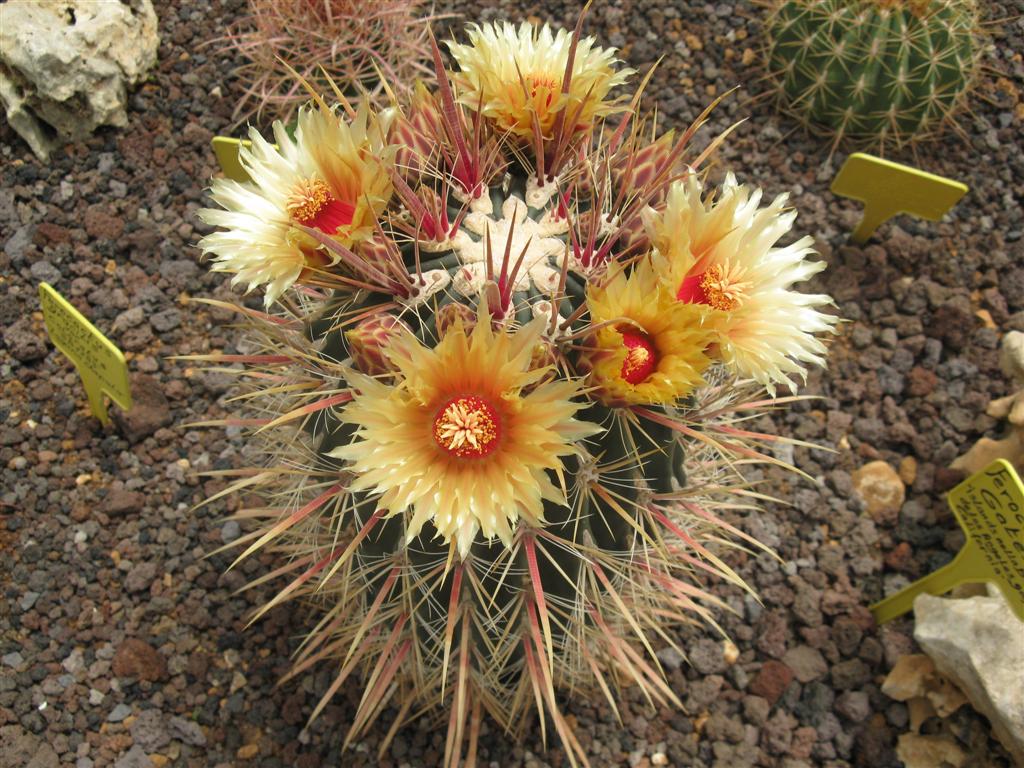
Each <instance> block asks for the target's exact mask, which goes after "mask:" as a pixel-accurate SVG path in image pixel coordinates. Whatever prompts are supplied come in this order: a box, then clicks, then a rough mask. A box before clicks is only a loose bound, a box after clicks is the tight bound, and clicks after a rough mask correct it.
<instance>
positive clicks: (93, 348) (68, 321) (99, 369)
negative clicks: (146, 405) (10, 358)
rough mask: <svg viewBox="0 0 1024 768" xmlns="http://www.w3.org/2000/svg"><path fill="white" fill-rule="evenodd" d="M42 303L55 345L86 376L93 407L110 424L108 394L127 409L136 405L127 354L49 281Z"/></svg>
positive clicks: (43, 285) (41, 295)
mask: <svg viewBox="0 0 1024 768" xmlns="http://www.w3.org/2000/svg"><path fill="white" fill-rule="evenodd" d="M39 303H40V304H41V305H42V307H43V319H44V320H45V321H46V332H47V333H49V334H50V339H51V340H52V341H53V344H54V346H55V347H57V349H59V350H60V351H61V352H63V353H64V354H65V355H66V356H67V357H68V359H69V360H71V362H72V363H74V364H75V368H77V369H78V375H79V376H81V377H82V385H83V386H84V387H85V394H86V396H87V397H88V398H89V409H90V410H91V411H92V413H93V415H94V416H95V417H96V418H98V419H99V420H100V421H101V422H102V423H103V424H109V423H110V418H109V417H108V416H107V404H106V402H105V401H104V400H103V395H104V394H107V395H109V396H110V398H111V399H112V400H113V401H114V402H115V403H117V404H118V405H119V406H121V408H123V409H124V410H126V411H127V410H128V409H129V408H131V407H132V393H131V388H130V387H129V384H128V365H127V364H126V363H125V360H124V355H123V354H121V350H119V349H118V348H117V347H115V346H114V345H113V344H112V343H111V342H110V340H109V339H108V338H107V337H106V336H104V335H103V334H102V333H100V332H99V331H98V330H97V329H96V327H95V326H94V325H93V324H92V323H90V322H89V321H88V320H86V319H85V318H84V317H83V316H82V313H81V312H79V311H78V310H77V309H75V308H74V307H73V306H71V304H69V303H68V301H67V299H65V298H64V297H63V296H61V295H60V294H59V293H57V291H55V290H54V289H53V287H52V286H51V285H49V284H48V283H40V284H39Z"/></svg>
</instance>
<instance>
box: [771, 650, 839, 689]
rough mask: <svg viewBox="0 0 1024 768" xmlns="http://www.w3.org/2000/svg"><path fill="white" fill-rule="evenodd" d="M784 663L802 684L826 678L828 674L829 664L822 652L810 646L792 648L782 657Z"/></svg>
mask: <svg viewBox="0 0 1024 768" xmlns="http://www.w3.org/2000/svg"><path fill="white" fill-rule="evenodd" d="M782 661H783V663H785V665H786V666H787V667H789V668H790V669H791V670H793V675H794V676H795V677H796V679H797V680H799V681H800V682H801V683H809V682H811V681H812V680H817V679H818V678H819V677H824V676H825V673H826V672H828V664H827V663H826V661H825V657H824V656H822V655H821V652H820V651H818V650H816V649H814V648H811V647H810V646H809V645H800V646H797V647H796V648H790V649H789V650H788V651H786V655H785V656H783V657H782Z"/></svg>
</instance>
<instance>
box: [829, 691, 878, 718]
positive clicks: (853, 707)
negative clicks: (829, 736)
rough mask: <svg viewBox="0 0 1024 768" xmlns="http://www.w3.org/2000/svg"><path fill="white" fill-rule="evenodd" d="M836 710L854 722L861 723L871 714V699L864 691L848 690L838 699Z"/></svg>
mask: <svg viewBox="0 0 1024 768" xmlns="http://www.w3.org/2000/svg"><path fill="white" fill-rule="evenodd" d="M836 712H838V713H839V714H840V715H842V716H843V717H845V718H846V719H847V720H850V721H851V722H854V723H860V722H862V721H864V720H866V719H867V717H868V715H870V714H871V701H870V700H869V699H868V695H867V694H866V693H864V691H846V692H845V693H841V694H840V695H839V697H838V698H837V699H836Z"/></svg>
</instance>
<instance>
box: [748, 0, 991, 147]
mask: <svg viewBox="0 0 1024 768" xmlns="http://www.w3.org/2000/svg"><path fill="white" fill-rule="evenodd" d="M765 34H766V38H767V56H768V62H767V66H768V70H769V73H770V74H771V76H772V77H773V78H774V79H775V81H776V83H777V87H778V90H779V92H780V96H781V98H782V100H783V101H784V103H785V105H786V108H787V109H788V110H789V111H790V112H791V113H792V114H793V115H794V116H796V117H797V118H798V119H799V120H801V121H802V122H804V123H806V124H810V125H814V126H818V127H822V128H825V129H827V130H830V131H832V132H834V134H835V136H836V141H837V142H838V141H839V140H841V139H842V138H849V139H851V140H853V141H855V142H862V143H865V144H871V143H875V144H881V145H886V144H894V145H897V146H899V145H903V144H906V143H908V142H911V141H914V140H918V139H924V138H927V137H929V136H931V135H933V134H934V133H936V131H937V129H939V128H940V127H941V126H942V125H943V124H945V123H947V122H948V121H949V120H950V118H951V116H952V115H953V114H954V113H955V112H956V111H957V110H958V109H959V108H961V107H962V106H963V103H964V101H965V98H966V96H967V94H968V93H969V91H970V90H971V87H972V86H973V84H974V80H975V77H976V74H977V70H978V62H979V58H980V53H981V47H980V40H979V14H978V9H977V5H976V4H975V2H974V0H852V1H851V0H787V1H786V2H780V3H779V4H778V5H777V6H776V7H775V8H774V10H773V12H772V13H771V15H770V16H769V18H768V20H767V23H766V30H765Z"/></svg>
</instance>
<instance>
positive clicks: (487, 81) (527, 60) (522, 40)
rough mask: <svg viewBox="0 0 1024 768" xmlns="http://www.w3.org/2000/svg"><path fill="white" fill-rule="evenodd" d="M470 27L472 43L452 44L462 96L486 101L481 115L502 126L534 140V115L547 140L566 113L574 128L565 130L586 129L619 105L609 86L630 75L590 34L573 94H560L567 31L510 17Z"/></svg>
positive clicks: (473, 103) (470, 102) (578, 60)
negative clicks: (611, 98)
mask: <svg viewBox="0 0 1024 768" xmlns="http://www.w3.org/2000/svg"><path fill="white" fill-rule="evenodd" d="M468 32H469V43H468V44H465V45H463V44H459V43H455V42H451V43H449V44H448V48H449V50H450V51H451V53H452V56H454V57H455V60H456V61H457V62H458V64H459V69H460V70H461V71H460V73H459V75H457V77H458V78H459V80H460V84H461V85H462V86H463V87H462V88H461V92H460V95H459V99H460V101H461V102H462V103H463V104H465V105H466V106H467V107H469V108H471V109H476V108H477V107H479V106H480V105H481V104H482V105H483V106H482V111H483V114H484V115H486V116H487V117H489V118H491V119H492V120H494V122H495V124H496V125H497V127H498V129H499V130H501V131H509V132H510V133H512V134H514V135H517V136H520V137H523V138H526V139H530V138H532V137H533V131H534V127H533V126H534V117H536V120H537V123H538V124H539V125H540V130H541V133H542V134H543V136H544V137H545V138H550V137H551V129H552V127H553V126H554V124H555V120H556V118H557V116H558V113H559V112H561V111H562V110H565V119H566V120H567V121H568V120H572V119H573V118H574V117H575V125H570V126H567V127H569V128H570V129H572V130H573V131H576V130H580V131H583V130H587V129H589V128H590V127H591V126H592V125H593V124H594V120H595V119H596V118H598V117H601V116H603V115H607V114H609V113H611V112H612V111H613V110H614V109H615V102H614V101H607V100H606V97H607V95H608V91H609V90H611V89H612V88H613V87H615V86H616V85H620V84H621V83H624V82H625V81H626V79H627V78H628V77H629V75H631V74H632V73H633V70H631V69H620V70H617V71H616V70H615V69H614V67H613V65H614V64H615V62H616V59H615V51H614V49H611V48H599V47H597V46H595V45H594V42H595V41H594V39H593V38H592V37H586V38H583V39H582V40H580V41H579V45H578V46H577V48H576V55H575V58H574V60H573V67H572V78H571V82H570V85H569V93H568V94H563V93H562V82H563V80H564V78H565V72H566V68H567V66H568V62H569V51H570V48H571V45H572V35H571V34H570V33H569V32H567V31H566V30H564V29H560V30H558V32H557V33H552V31H551V28H550V27H549V26H548V25H547V24H545V25H544V26H543V27H541V28H540V29H539V30H538V29H537V28H536V27H535V26H534V25H533V24H530V23H528V22H524V23H523V24H520V25H519V27H518V28H516V26H515V25H513V24H511V23H510V22H507V21H506V22H503V23H500V24H499V23H494V24H485V25H484V26H482V27H481V26H478V25H475V24H473V25H470V26H469V27H468ZM577 110H578V111H579V114H578V115H577Z"/></svg>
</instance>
